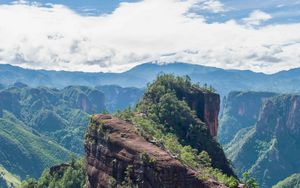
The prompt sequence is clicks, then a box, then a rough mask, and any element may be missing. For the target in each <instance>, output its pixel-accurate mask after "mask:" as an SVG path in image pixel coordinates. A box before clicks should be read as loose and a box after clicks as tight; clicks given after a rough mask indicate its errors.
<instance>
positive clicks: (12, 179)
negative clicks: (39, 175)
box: [0, 166, 21, 188]
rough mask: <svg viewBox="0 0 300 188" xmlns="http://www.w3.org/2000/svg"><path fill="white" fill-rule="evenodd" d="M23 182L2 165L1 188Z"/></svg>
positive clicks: (9, 187)
mask: <svg viewBox="0 0 300 188" xmlns="http://www.w3.org/2000/svg"><path fill="white" fill-rule="evenodd" d="M20 184H21V181H20V179H19V178H18V177H16V176H15V175H13V174H11V173H10V172H8V171H7V170H6V169H5V168H3V167H2V166H0V187H1V188H13V187H17V186H19V185H20Z"/></svg>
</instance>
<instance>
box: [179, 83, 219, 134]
mask: <svg viewBox="0 0 300 188" xmlns="http://www.w3.org/2000/svg"><path fill="white" fill-rule="evenodd" d="M184 99H185V100H186V101H187V103H188V105H189V106H190V108H191V109H192V110H194V111H196V114H197V116H198V118H200V119H201V121H203V122H204V123H205V124H206V125H207V127H208V129H209V132H210V134H211V136H212V137H216V136H217V134H218V116H219V111H220V95H219V94H217V93H212V92H205V91H203V90H200V89H197V88H192V90H191V92H190V93H186V94H185V96H184Z"/></svg>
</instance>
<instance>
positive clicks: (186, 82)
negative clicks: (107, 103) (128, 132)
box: [116, 75, 238, 187]
mask: <svg viewBox="0 0 300 188" xmlns="http://www.w3.org/2000/svg"><path fill="white" fill-rule="evenodd" d="M194 90H201V91H203V89H202V88H201V87H199V86H197V85H194V84H192V83H191V81H190V79H189V77H175V76H173V75H160V76H159V77H158V78H157V80H156V81H155V82H154V83H152V84H150V85H149V86H148V89H147V90H146V92H145V95H144V97H143V99H142V100H141V101H140V102H139V103H138V105H137V107H136V109H131V108H128V109H126V110H124V111H123V112H118V113H117V114H116V116H118V117H119V118H121V119H124V120H126V121H130V122H131V123H133V124H135V125H136V127H137V131H138V132H139V133H140V134H141V135H142V136H143V137H144V138H146V139H147V140H148V141H150V142H152V143H154V144H156V145H157V146H159V147H162V148H164V149H166V150H168V151H169V152H170V153H171V154H172V155H173V156H174V157H175V158H177V159H178V160H180V161H181V162H182V163H183V164H185V165H187V166H189V167H191V168H193V169H195V170H197V171H198V172H199V178H203V179H206V178H214V179H217V180H218V181H220V182H223V183H225V184H226V185H228V186H230V187H236V186H237V185H238V180H237V179H235V178H234V176H233V175H226V174H225V173H222V171H221V170H220V169H218V168H216V167H213V165H212V162H213V160H214V159H217V157H218V156H213V155H214V154H215V152H213V151H212V150H214V149H216V150H219V151H220V152H221V154H223V156H224V153H222V149H221V147H220V146H219V145H217V143H216V142H215V141H214V140H213V139H212V138H211V136H210V134H209V132H208V130H207V127H206V125H205V124H204V123H203V122H202V121H201V120H200V119H199V118H198V117H197V116H196V113H195V111H193V110H192V109H191V108H190V107H189V105H188V103H187V101H186V100H184V98H185V97H187V96H186V95H185V94H186V93H193V92H194ZM204 92H207V91H204ZM191 135H192V136H191ZM196 137H199V138H198V139H196ZM208 146H210V147H208ZM211 156H213V157H214V158H213V159H211ZM224 159H225V160H224V161H223V162H224V163H227V161H226V158H225V156H224ZM219 160H222V159H219ZM219 162H220V161H219ZM215 164H217V163H215ZM229 173H230V172H229Z"/></svg>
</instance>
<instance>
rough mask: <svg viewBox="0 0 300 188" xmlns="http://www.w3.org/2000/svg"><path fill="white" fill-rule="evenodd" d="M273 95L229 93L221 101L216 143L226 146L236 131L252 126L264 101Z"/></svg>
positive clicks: (267, 93) (268, 93)
mask: <svg viewBox="0 0 300 188" xmlns="http://www.w3.org/2000/svg"><path fill="white" fill-rule="evenodd" d="M275 95H277V94H276V93H271V92H253V91H248V92H238V91H237V92H230V93H229V94H228V96H227V97H226V98H225V99H224V101H223V113H222V114H221V116H220V128H219V133H218V141H219V142H220V143H221V144H223V145H225V144H228V143H229V142H230V141H231V140H232V139H233V138H234V137H235V135H236V134H237V132H238V131H240V130H241V129H244V128H248V127H251V126H254V125H255V123H256V121H257V119H258V117H259V112H260V108H261V106H262V104H263V102H264V100H265V99H267V98H269V97H272V96H275Z"/></svg>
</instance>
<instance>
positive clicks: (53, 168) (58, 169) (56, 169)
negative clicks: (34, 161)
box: [49, 163, 71, 175]
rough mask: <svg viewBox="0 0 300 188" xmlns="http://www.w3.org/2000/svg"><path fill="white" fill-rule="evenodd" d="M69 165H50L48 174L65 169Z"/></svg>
mask: <svg viewBox="0 0 300 188" xmlns="http://www.w3.org/2000/svg"><path fill="white" fill-rule="evenodd" d="M69 166H71V165H70V164H68V163H63V164H60V165H55V166H52V167H50V170H49V174H50V175H54V174H57V173H59V172H62V171H63V170H64V169H66V168H67V167H69Z"/></svg>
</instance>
